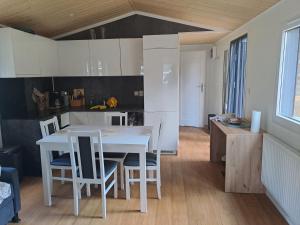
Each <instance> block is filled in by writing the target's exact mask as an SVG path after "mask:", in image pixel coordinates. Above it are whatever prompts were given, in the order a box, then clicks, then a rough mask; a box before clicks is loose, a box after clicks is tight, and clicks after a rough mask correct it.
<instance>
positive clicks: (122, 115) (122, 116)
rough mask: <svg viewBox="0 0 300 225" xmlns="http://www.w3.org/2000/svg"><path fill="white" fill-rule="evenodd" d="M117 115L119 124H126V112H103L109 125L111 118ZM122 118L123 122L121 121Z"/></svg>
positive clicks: (110, 124)
mask: <svg viewBox="0 0 300 225" xmlns="http://www.w3.org/2000/svg"><path fill="white" fill-rule="evenodd" d="M116 117H118V119H119V126H127V124H128V113H127V112H105V119H106V123H107V124H108V125H109V126H112V125H113V123H112V122H113V118H116ZM123 119H124V123H123Z"/></svg>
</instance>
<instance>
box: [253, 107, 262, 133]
mask: <svg viewBox="0 0 300 225" xmlns="http://www.w3.org/2000/svg"><path fill="white" fill-rule="evenodd" d="M260 118H261V112H259V111H256V110H253V111H252V117H251V132H252V133H259V131H260Z"/></svg>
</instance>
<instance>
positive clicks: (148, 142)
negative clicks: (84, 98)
mask: <svg viewBox="0 0 300 225" xmlns="http://www.w3.org/2000/svg"><path fill="white" fill-rule="evenodd" d="M72 130H73V131H74V130H78V131H85V130H87V131H92V130H101V133H102V145H103V152H125V153H138V154H139V158H140V211H141V212H147V182H146V152H148V151H152V127H150V126H135V127H119V126H118V127H117V126H110V127H108V126H88V125H72V126H69V127H67V128H64V129H62V130H60V131H58V132H56V133H54V134H52V135H49V136H47V137H44V138H42V139H41V140H39V141H37V142H36V143H37V145H39V146H40V153H41V164H42V179H43V193H44V204H45V205H46V206H51V205H52V198H51V181H50V154H49V153H50V152H51V151H60V152H64V153H68V152H70V149H69V145H68V138H67V132H68V131H72ZM95 144H98V143H95Z"/></svg>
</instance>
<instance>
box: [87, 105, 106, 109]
mask: <svg viewBox="0 0 300 225" xmlns="http://www.w3.org/2000/svg"><path fill="white" fill-rule="evenodd" d="M106 108H107V106H106V105H95V106H92V107H91V108H90V109H92V110H94V109H99V110H104V109H106Z"/></svg>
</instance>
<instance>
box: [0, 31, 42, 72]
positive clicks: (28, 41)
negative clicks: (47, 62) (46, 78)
mask: <svg viewBox="0 0 300 225" xmlns="http://www.w3.org/2000/svg"><path fill="white" fill-rule="evenodd" d="M35 37H36V36H35V35H32V34H29V33H26V32H23V31H19V30H15V29H12V28H0V39H1V42H0V77H26V76H29V77H31V76H33V77H34V76H40V74H41V71H40V65H39V52H38V47H37V45H36V39H35Z"/></svg>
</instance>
